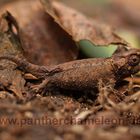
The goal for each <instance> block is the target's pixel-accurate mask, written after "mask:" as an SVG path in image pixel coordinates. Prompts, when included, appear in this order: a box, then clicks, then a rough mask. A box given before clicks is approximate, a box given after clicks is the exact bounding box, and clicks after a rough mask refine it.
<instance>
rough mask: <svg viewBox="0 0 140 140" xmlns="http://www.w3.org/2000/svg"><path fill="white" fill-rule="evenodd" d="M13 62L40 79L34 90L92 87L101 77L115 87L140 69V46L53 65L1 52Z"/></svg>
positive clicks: (106, 83)
mask: <svg viewBox="0 0 140 140" xmlns="http://www.w3.org/2000/svg"><path fill="white" fill-rule="evenodd" d="M1 59H8V60H10V61H12V62H14V63H15V64H16V65H17V67H18V68H19V69H22V70H24V71H25V72H28V73H31V74H32V75H34V76H36V77H37V78H39V79H41V80H42V82H41V83H40V84H38V85H37V86H36V87H35V89H34V91H36V92H41V91H42V90H43V89H46V88H47V87H59V88H62V89H70V90H81V91H82V90H92V89H93V88H95V87H98V83H99V81H100V80H102V82H103V83H105V85H111V86H112V87H114V86H115V85H116V83H117V82H118V81H122V80H123V79H124V78H126V77H128V76H131V75H133V74H135V73H137V72H139V71H140V50H139V49H130V50H129V51H127V52H123V53H121V54H116V55H113V56H112V57H110V58H88V59H82V60H74V61H70V62H66V63H63V64H59V65H54V66H38V65H35V64H32V63H30V62H29V61H28V60H27V59H26V58H24V59H23V58H20V57H19V56H13V55H7V56H0V60H1Z"/></svg>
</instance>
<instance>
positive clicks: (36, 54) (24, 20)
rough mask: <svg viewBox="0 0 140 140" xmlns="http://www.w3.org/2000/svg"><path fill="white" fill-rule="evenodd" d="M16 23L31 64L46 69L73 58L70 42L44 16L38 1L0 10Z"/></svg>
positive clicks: (54, 24) (72, 45)
mask: <svg viewBox="0 0 140 140" xmlns="http://www.w3.org/2000/svg"><path fill="white" fill-rule="evenodd" d="M5 10H8V11H10V12H11V13H12V15H13V16H14V17H15V18H16V19H17V21H18V23H19V25H20V28H21V32H22V33H21V38H22V42H23V46H24V50H25V56H26V57H27V58H28V59H29V60H30V61H31V62H32V63H35V64H39V65H50V64H59V63H63V62H66V61H71V60H74V59H76V58H77V55H78V49H77V47H76V45H75V42H73V41H72V40H71V38H70V36H69V35H68V34H67V33H65V32H64V31H63V30H62V29H61V28H60V27H59V26H58V25H57V24H56V23H55V22H54V21H53V19H52V18H51V17H50V16H48V15H47V14H46V12H45V11H44V9H43V7H42V5H41V3H40V1H39V0H28V2H27V1H25V0H20V1H14V2H12V3H9V4H6V5H5V6H3V7H1V10H0V13H3V12H4V11H5Z"/></svg>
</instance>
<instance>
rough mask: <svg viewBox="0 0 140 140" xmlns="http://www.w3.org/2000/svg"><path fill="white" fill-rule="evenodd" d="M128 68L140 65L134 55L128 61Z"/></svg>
mask: <svg viewBox="0 0 140 140" xmlns="http://www.w3.org/2000/svg"><path fill="white" fill-rule="evenodd" d="M128 63H129V65H130V66H136V65H138V64H139V63H140V57H139V56H136V55H132V56H131V57H130V58H129V61H128Z"/></svg>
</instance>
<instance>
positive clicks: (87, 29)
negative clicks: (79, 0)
mask: <svg viewBox="0 0 140 140" xmlns="http://www.w3.org/2000/svg"><path fill="white" fill-rule="evenodd" d="M41 1H42V4H43V5H44V7H45V10H46V12H47V13H48V14H49V15H51V16H52V17H53V18H54V20H55V21H56V23H58V24H59V26H61V27H62V28H63V29H64V30H65V31H66V32H67V33H68V34H69V35H70V36H72V38H73V40H74V41H76V42H79V41H81V40H88V41H90V42H92V43H93V44H95V45H97V46H101V45H110V44H123V45H127V43H126V41H124V40H123V39H121V38H120V37H119V36H117V35H116V34H115V33H114V32H113V31H112V29H111V28H110V27H109V26H107V25H104V24H101V23H100V22H98V21H95V20H92V19H91V18H87V17H86V16H84V15H83V14H81V13H80V12H78V11H76V10H74V9H72V8H69V7H67V6H65V5H64V4H62V3H60V2H57V1H50V0H41Z"/></svg>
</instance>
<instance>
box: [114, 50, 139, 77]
mask: <svg viewBox="0 0 140 140" xmlns="http://www.w3.org/2000/svg"><path fill="white" fill-rule="evenodd" d="M114 61H115V63H114V66H116V67H117V68H116V73H117V75H118V76H119V77H121V78H123V77H127V76H130V75H132V74H135V73H137V72H139V71H140V50H138V49H134V50H130V51H128V52H125V53H123V54H121V55H118V56H115V57H114Z"/></svg>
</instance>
